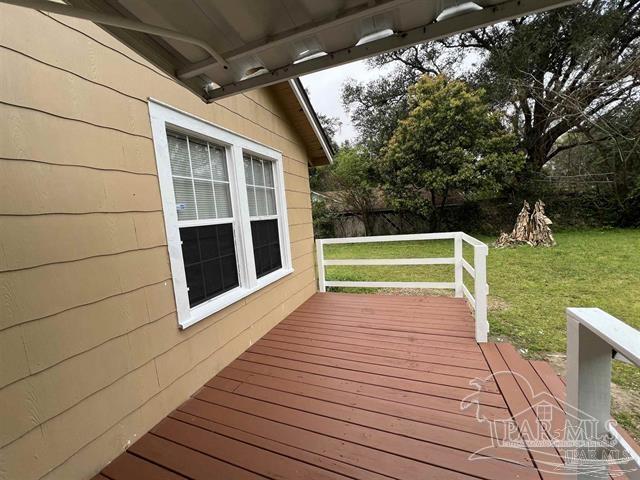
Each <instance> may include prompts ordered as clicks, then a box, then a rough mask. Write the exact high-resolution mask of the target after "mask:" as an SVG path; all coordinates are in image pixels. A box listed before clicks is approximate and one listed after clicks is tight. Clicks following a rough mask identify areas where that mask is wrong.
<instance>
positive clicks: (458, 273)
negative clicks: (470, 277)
mask: <svg viewBox="0 0 640 480" xmlns="http://www.w3.org/2000/svg"><path fill="white" fill-rule="evenodd" d="M453 252H454V253H453V256H454V258H455V284H456V290H455V296H456V298H461V297H462V295H463V293H462V282H463V279H462V233H461V232H458V233H456V236H455V238H454V239H453Z"/></svg>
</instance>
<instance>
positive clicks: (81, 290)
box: [0, 5, 315, 480]
mask: <svg viewBox="0 0 640 480" xmlns="http://www.w3.org/2000/svg"><path fill="white" fill-rule="evenodd" d="M148 97H154V98H157V99H158V100H160V101H163V102H166V103H168V104H170V105H173V106H175V107H178V108H180V109H182V110H184V111H187V112H189V113H192V114H194V115H197V116H200V117H202V118H205V119H206V120H209V121H211V122H214V123H216V124H218V125H221V126H223V127H225V128H228V129H230V130H232V131H234V132H236V133H239V134H241V135H245V136H247V137H250V138H252V139H254V140H257V141H258V142H261V143H264V144H266V145H268V146H270V147H272V148H275V149H277V150H281V151H282V152H283V156H284V170H285V184H286V197H287V202H288V209H289V210H288V216H289V223H290V226H289V231H290V235H291V242H292V245H291V251H292V257H293V267H294V269H295V272H294V273H293V274H291V275H290V276H287V277H285V278H283V279H282V280H280V281H278V282H276V283H274V284H272V285H270V286H268V287H266V288H264V289H262V290H260V291H259V292H257V293H255V294H253V295H251V296H249V297H247V298H245V299H244V300H242V301H240V302H238V303H236V304H234V305H232V306H230V307H228V308H226V309H224V310H222V311H221V312H218V313H217V314H215V315H213V316H212V317H210V318H208V319H206V320H203V321H201V322H199V323H197V324H196V325H194V326H192V327H190V328H188V329H186V330H184V331H179V330H178V327H177V319H176V313H175V302H174V295H173V289H172V284H171V272H170V268H169V258H168V253H167V247H166V238H165V232H164V225H163V216H162V211H161V199H160V191H159V186H158V179H157V176H156V165H155V157H154V150H153V144H152V140H151V131H150V124H149V113H148V106H147V98H148ZM0 119H1V120H0V122H1V125H0V415H1V419H2V421H1V422H0V478H1V479H3V480H4V479H11V480H28V479H38V478H47V479H50V478H60V479H75V478H87V477H89V476H91V475H92V474H94V473H96V472H97V471H98V470H99V469H100V468H101V467H102V466H104V465H105V464H106V463H107V462H109V461H110V460H111V459H112V458H114V457H115V456H116V455H117V454H118V453H119V452H121V451H122V450H123V449H124V448H125V447H126V446H127V445H128V444H129V442H133V441H135V440H136V438H137V437H138V436H139V435H141V434H142V433H144V432H145V431H147V430H148V429H149V428H151V427H152V426H153V425H154V424H155V423H156V422H158V421H159V420H160V419H161V418H162V417H163V416H165V415H166V414H167V413H169V412H170V411H171V410H172V409H173V408H174V407H176V406H177V405H178V404H179V403H181V402H182V401H183V400H184V399H185V398H186V397H187V396H188V395H189V394H191V393H192V392H194V391H195V390H196V389H197V388H199V387H200V386H201V385H202V384H203V383H204V382H205V381H206V380H207V379H208V378H210V377H211V376H212V375H214V374H215V373H216V372H218V371H219V370H220V369H221V368H223V367H224V366H225V365H226V364H228V363H229V362H230V361H231V360H232V359H234V358H235V357H236V356H237V355H239V354H240V353H241V352H242V351H243V350H245V349H246V348H247V347H248V346H249V345H250V344H251V342H254V341H255V340H256V339H258V338H259V337H260V336H262V335H263V334H264V333H265V332H266V331H268V330H269V329H270V328H271V327H273V326H274V325H275V324H277V323H278V322H279V321H280V320H282V319H283V318H284V317H285V316H286V315H287V314H288V313H289V312H291V311H292V310H293V309H295V308H296V307H297V306H298V305H300V304H301V303H302V302H303V301H304V300H306V299H307V298H308V297H309V296H311V295H312V294H313V293H314V292H315V279H314V268H313V253H312V250H313V239H312V237H313V232H312V226H311V210H310V200H309V183H308V176H307V155H306V151H305V146H304V145H303V143H302V140H301V139H300V136H299V135H298V134H297V132H296V130H295V128H294V126H292V125H290V123H289V122H288V121H287V119H286V115H285V113H284V112H283V110H282V108H281V107H280V106H279V104H278V102H277V99H276V98H275V97H274V95H273V92H272V91H270V90H259V91H253V92H249V93H247V94H245V95H238V96H235V97H233V98H229V99H226V100H223V101H221V102H219V103H218V104H214V105H205V104H204V103H202V102H201V101H200V100H199V99H198V98H196V97H195V96H194V95H192V94H191V93H189V92H187V91H186V90H184V89H183V88H182V87H180V86H179V85H177V84H176V83H174V82H173V81H172V80H170V79H168V78H166V77H165V76H164V75H163V74H162V73H160V72H158V71H157V70H156V69H155V68H154V67H152V66H150V65H148V64H147V63H146V62H145V61H144V60H143V59H141V58H140V57H138V56H137V55H136V54H135V53H133V52H131V51H130V50H129V49H127V48H126V47H125V46H123V45H122V44H120V43H118V42H117V41H116V40H114V39H113V38H111V37H110V36H109V35H108V34H106V33H105V32H103V31H102V30H100V29H99V28H98V27H96V26H95V25H92V24H90V23H87V22H84V21H79V20H73V19H68V18H63V17H55V16H50V15H45V14H43V13H40V12H37V11H33V10H27V9H21V8H18V7H12V6H7V5H0Z"/></svg>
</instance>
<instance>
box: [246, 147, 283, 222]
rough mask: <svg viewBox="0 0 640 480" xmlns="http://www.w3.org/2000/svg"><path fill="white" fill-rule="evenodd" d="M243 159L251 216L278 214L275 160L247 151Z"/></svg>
mask: <svg viewBox="0 0 640 480" xmlns="http://www.w3.org/2000/svg"><path fill="white" fill-rule="evenodd" d="M243 160H244V178H245V182H246V184H247V200H248V202H249V216H251V217H264V216H271V215H277V213H278V212H277V211H276V188H275V183H274V175H273V162H272V161H270V160H264V159H261V158H258V157H256V156H253V155H249V154H246V153H245V154H244V158H243Z"/></svg>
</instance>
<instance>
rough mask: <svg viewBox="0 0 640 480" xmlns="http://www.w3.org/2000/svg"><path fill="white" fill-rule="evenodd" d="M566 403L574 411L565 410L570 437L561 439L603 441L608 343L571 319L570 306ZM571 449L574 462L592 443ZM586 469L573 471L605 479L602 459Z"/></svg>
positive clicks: (607, 395)
mask: <svg viewBox="0 0 640 480" xmlns="http://www.w3.org/2000/svg"><path fill="white" fill-rule="evenodd" d="M567 402H568V407H569V408H571V409H572V410H573V409H575V411H573V412H572V414H571V415H569V412H567V428H566V429H565V434H566V433H570V436H572V437H574V438H565V440H570V441H576V440H578V441H580V440H591V441H596V440H603V439H604V438H605V437H604V435H606V434H607V424H608V422H609V420H610V418H611V411H610V408H611V346H610V345H609V344H608V343H607V342H606V341H604V340H603V339H602V338H600V337H599V336H598V335H596V334H595V333H593V332H591V331H590V330H589V329H588V328H586V327H585V326H584V325H582V324H581V323H580V321H579V320H578V319H577V318H574V317H573V316H572V314H571V311H570V309H567ZM572 450H574V451H575V455H576V460H575V461H577V462H579V459H580V458H583V459H588V458H590V452H591V455H593V453H594V448H593V446H591V447H588V446H585V447H581V448H575V449H572ZM598 451H602V449H598V450H596V454H597V452H598ZM569 468H571V467H570V466H569ZM586 470H588V471H586V472H584V471H583V473H581V472H580V471H576V472H575V473H576V478H577V479H578V480H583V479H585V480H586V479H591V480H593V479H600V478H602V479H604V478H608V468H607V466H606V464H605V463H604V462H601V465H600V467H598V465H597V464H595V463H594V464H593V466H592V467H590V468H588V469H586Z"/></svg>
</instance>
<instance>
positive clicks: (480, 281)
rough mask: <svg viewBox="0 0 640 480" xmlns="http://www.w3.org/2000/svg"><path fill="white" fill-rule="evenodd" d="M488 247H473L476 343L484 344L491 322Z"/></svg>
mask: <svg viewBox="0 0 640 480" xmlns="http://www.w3.org/2000/svg"><path fill="white" fill-rule="evenodd" d="M487 253H488V251H487V246H486V245H474V246H473V268H474V270H475V278H474V279H475V282H474V289H473V296H474V298H475V301H476V311H475V317H476V342H479V343H484V342H486V341H487V337H488V336H489V321H488V320H487V294H488V288H487V287H488V285H487Z"/></svg>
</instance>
